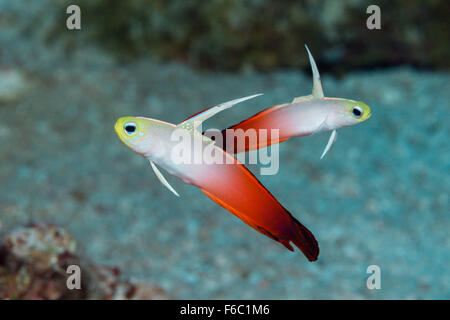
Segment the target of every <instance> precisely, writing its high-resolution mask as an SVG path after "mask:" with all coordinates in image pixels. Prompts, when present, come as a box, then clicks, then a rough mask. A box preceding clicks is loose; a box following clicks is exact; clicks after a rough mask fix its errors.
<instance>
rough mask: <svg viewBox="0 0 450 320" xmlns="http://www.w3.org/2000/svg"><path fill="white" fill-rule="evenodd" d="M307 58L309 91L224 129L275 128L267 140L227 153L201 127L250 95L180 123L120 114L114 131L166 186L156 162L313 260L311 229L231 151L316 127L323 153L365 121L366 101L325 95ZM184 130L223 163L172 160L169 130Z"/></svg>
mask: <svg viewBox="0 0 450 320" xmlns="http://www.w3.org/2000/svg"><path fill="white" fill-rule="evenodd" d="M306 50H307V52H308V56H309V60H310V63H311V69H312V74H313V90H312V94H311V95H308V96H304V97H299V98H295V99H294V100H293V101H292V103H287V104H280V105H277V106H273V107H270V108H267V109H265V110H263V111H261V112H259V113H257V114H255V115H254V116H252V117H250V118H249V119H247V120H244V121H242V122H240V123H238V124H236V125H234V126H231V127H230V128H228V129H235V130H236V129H243V130H244V131H245V130H248V129H255V130H256V132H257V133H258V132H262V131H260V129H266V130H267V131H265V132H266V133H267V132H272V131H271V129H278V133H279V134H278V135H277V137H274V138H269V139H268V140H266V139H264V142H262V140H263V139H258V140H257V142H256V143H253V144H251V143H250V142H249V143H244V144H242V143H241V144H240V147H239V146H237V147H234V148H233V150H232V151H231V152H230V153H229V152H227V151H229V150H227V151H225V150H224V149H223V148H221V147H219V146H217V145H215V142H214V141H213V140H212V139H210V138H208V137H207V136H205V135H203V134H202V132H201V129H200V127H201V126H200V124H201V122H202V121H204V120H206V119H208V118H209V117H211V116H213V115H215V114H216V113H218V112H220V111H222V110H225V109H227V108H230V107H232V106H233V105H235V104H237V103H239V102H242V101H245V100H248V99H252V98H254V97H256V96H259V94H258V95H252V96H248V97H245V98H241V99H236V100H233V101H229V102H226V103H223V104H221V105H218V106H215V107H211V108H208V109H206V110H204V111H202V112H200V113H197V114H195V115H194V116H191V117H190V118H188V119H186V120H184V121H183V122H181V123H180V124H178V125H175V124H171V123H167V122H163V121H160V120H154V119H149V118H144V117H122V118H120V119H118V120H117V122H116V124H115V127H114V128H115V131H116V133H117V135H118V136H119V138H120V139H121V140H122V142H124V143H125V145H127V146H128V147H129V148H130V149H132V150H133V151H135V152H136V153H138V154H140V155H142V156H144V157H145V158H146V159H148V160H149V161H150V164H151V166H152V168H153V170H154V172H155V174H156V176H157V177H158V179H159V180H160V182H161V183H162V184H163V185H164V186H166V187H167V188H168V189H169V190H170V191H172V192H173V193H174V194H176V195H177V196H178V193H177V192H176V191H175V190H174V189H173V188H172V186H170V184H169V183H168V182H167V180H166V179H165V178H164V176H163V175H162V174H161V172H160V171H159V170H158V168H157V167H156V164H157V165H159V166H161V167H162V168H163V169H165V170H166V171H167V172H169V173H170V174H172V175H175V176H177V177H178V178H180V179H181V180H183V181H184V182H186V183H188V184H192V185H194V186H196V187H198V188H200V189H201V190H202V191H203V192H204V193H205V194H206V195H207V196H208V197H209V198H211V199H212V200H213V201H214V202H216V203H217V204H219V205H220V206H222V207H224V208H225V209H227V210H229V211H230V212H232V213H233V214H234V215H236V216H237V217H238V218H240V219H241V220H242V221H244V222H245V223H246V224H248V225H249V226H251V227H252V228H254V229H255V230H257V231H259V232H261V233H262V234H264V235H266V236H268V237H270V238H271V239H273V240H275V241H278V242H280V243H281V244H283V245H284V246H285V247H286V248H287V249H289V250H291V251H294V249H293V247H292V245H291V242H292V243H293V244H294V245H295V246H297V247H298V248H299V249H300V250H301V251H302V252H303V253H304V255H305V256H306V257H307V258H308V260H309V261H315V260H317V257H318V255H319V246H318V244H317V241H316V239H315V238H314V236H313V234H312V233H311V232H310V231H309V230H308V229H307V228H306V227H305V226H304V225H302V224H301V223H300V222H299V221H298V220H297V219H296V218H295V217H294V216H292V214H291V213H290V212H289V211H288V210H286V209H285V208H284V207H283V206H282V205H281V204H280V203H279V202H278V201H277V200H276V199H275V197H274V196H273V195H272V194H271V193H270V192H269V191H268V190H267V189H266V188H265V187H264V186H263V185H262V184H261V182H259V181H258V179H257V178H256V177H255V176H254V175H253V174H252V173H251V172H250V171H249V170H248V169H247V168H246V167H245V166H244V165H243V164H241V163H240V162H238V161H237V159H236V158H235V157H234V156H232V154H231V153H238V152H243V151H249V150H257V149H259V148H263V147H267V146H269V145H271V144H274V143H281V142H283V141H286V140H288V139H289V138H291V137H297V136H307V135H311V134H314V133H318V132H324V131H330V130H331V131H332V133H331V136H330V139H329V141H328V144H327V145H326V147H325V150H324V152H323V154H322V157H323V156H324V155H325V154H326V152H327V151H328V150H329V149H330V147H331V145H332V144H333V143H334V141H335V140H336V130H337V129H339V128H342V127H346V126H352V125H355V124H357V123H360V122H363V121H365V120H367V119H369V117H370V116H371V112H370V108H369V106H368V105H366V104H365V103H364V102H361V101H354V100H347V99H340V98H328V97H325V96H324V94H323V90H322V84H321V81H320V75H319V71H318V69H317V66H316V63H315V61H314V58H313V57H312V55H311V53H310V51H309V49H308V47H306ZM175 130H182V131H183V133H185V134H187V135H189V137H190V138H192V140H194V143H197V144H200V145H201V146H202V147H203V148H201V150H203V149H204V148H207V147H209V148H212V150H213V152H214V153H215V154H216V155H217V154H219V155H220V156H221V157H222V158H223V159H225V160H226V161H225V162H226V163H224V162H222V163H195V162H192V161H191V162H186V161H185V162H181V163H178V162H177V161H174V157H173V152H172V151H173V149H174V148H175V147H176V146H177V144H178V142H177V141H174V139H173V138H172V135H173V134H174V131H175ZM221 134H222V138H223V141H227V140H228V141H229V140H230V139H235V136H234V135H233V131H232V130H223V131H222V132H221Z"/></svg>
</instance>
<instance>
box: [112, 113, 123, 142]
mask: <svg viewBox="0 0 450 320" xmlns="http://www.w3.org/2000/svg"><path fill="white" fill-rule="evenodd" d="M124 124H125V117H122V118H119V119H117V121H116V123H115V124H114V131H116V134H117V136H118V137H119V138H120V139H121V140H123V139H124V135H125V134H124V131H123V125H124Z"/></svg>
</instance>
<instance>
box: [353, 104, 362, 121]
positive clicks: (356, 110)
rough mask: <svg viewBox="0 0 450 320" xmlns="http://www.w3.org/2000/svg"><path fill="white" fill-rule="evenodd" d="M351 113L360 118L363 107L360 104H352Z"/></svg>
mask: <svg viewBox="0 0 450 320" xmlns="http://www.w3.org/2000/svg"><path fill="white" fill-rule="evenodd" d="M352 114H353V116H354V117H355V118H360V117H361V116H362V114H363V109H362V108H361V107H360V106H354V107H353V109H352Z"/></svg>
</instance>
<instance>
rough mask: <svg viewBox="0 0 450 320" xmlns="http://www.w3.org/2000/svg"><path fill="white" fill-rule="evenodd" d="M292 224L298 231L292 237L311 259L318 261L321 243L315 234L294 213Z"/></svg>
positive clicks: (296, 244)
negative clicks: (295, 235)
mask: <svg viewBox="0 0 450 320" xmlns="http://www.w3.org/2000/svg"><path fill="white" fill-rule="evenodd" d="M291 218H292V224H293V226H294V229H295V231H296V233H297V237H295V238H294V239H290V240H291V241H292V242H293V243H294V244H295V246H296V247H297V248H299V249H300V250H301V251H302V252H303V253H304V255H305V256H306V257H307V258H308V260H309V261H316V260H317V257H318V256H319V251H320V250H319V244H318V243H317V240H316V238H314V235H313V234H312V233H311V231H309V230H308V229H307V228H306V227H305V226H304V225H302V224H301V223H300V221H298V220H297V219H295V218H294V217H293V216H292V215H291Z"/></svg>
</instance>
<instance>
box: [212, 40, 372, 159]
mask: <svg viewBox="0 0 450 320" xmlns="http://www.w3.org/2000/svg"><path fill="white" fill-rule="evenodd" d="M305 47H306V50H307V52H308V56H309V61H310V64H311V69H312V75H313V90H312V94H310V95H307V96H303V97H297V98H295V99H294V100H293V101H292V103H285V104H279V105H276V106H272V107H269V108H267V109H264V110H263V111H261V112H259V113H257V114H255V115H253V116H252V117H250V118H248V119H246V120H243V121H242V122H240V123H238V124H235V125H233V126H231V127H229V128H227V129H224V130H222V132H221V135H222V136H221V141H222V146H223V148H224V149H226V150H227V151H228V152H231V153H240V152H244V151H250V150H257V149H259V148H263V147H267V146H270V145H272V144H275V143H281V142H284V141H286V140H288V139H290V138H292V137H302V136H308V135H312V134H315V133H319V132H324V131H330V130H331V131H332V132H331V136H330V138H329V140H328V143H327V145H326V147H325V149H324V151H323V153H322V156H321V157H320V158H321V159H322V158H323V157H324V156H325V154H326V153H327V152H328V150H329V149H330V148H331V146H332V145H333V143H334V142H335V141H336V138H337V131H336V130H337V129H339V128H342V127H347V126H353V125H355V124H358V123H361V122H364V121H366V120H367V119H369V118H370V116H371V111H370V107H369V106H368V105H367V104H365V103H364V102H362V101H355V100H349V99H341V98H328V97H325V96H324V93H323V89H322V82H321V80H320V74H319V70H318V69H317V65H316V62H315V61H314V58H313V56H312V54H311V52H310V51H309V49H308V46H306V45H305ZM261 129H265V130H261ZM273 129H276V130H278V134H277V135H276V137H275V136H274V137H271V132H272V130H273ZM249 133H253V134H254V139H252V135H251V134H249ZM260 133H261V134H262V133H264V135H265V136H264V139H262V136H260ZM204 134H205V135H208V132H204ZM219 136H220V134H219ZM239 139H240V140H239Z"/></svg>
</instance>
